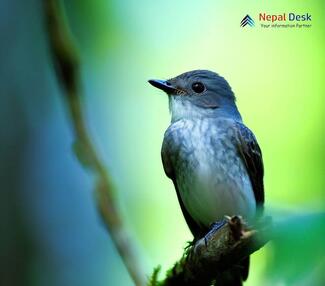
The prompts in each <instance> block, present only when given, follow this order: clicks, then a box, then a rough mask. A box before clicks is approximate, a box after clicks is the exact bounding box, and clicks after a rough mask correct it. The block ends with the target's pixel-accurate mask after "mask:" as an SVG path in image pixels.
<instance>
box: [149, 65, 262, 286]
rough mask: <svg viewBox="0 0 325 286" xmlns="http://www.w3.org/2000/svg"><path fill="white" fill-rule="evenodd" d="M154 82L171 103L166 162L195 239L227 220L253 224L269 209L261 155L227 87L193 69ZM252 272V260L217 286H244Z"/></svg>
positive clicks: (213, 75) (163, 152)
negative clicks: (236, 218)
mask: <svg viewBox="0 0 325 286" xmlns="http://www.w3.org/2000/svg"><path fill="white" fill-rule="evenodd" d="M149 83H150V84H152V85H153V86H154V87H157V88H159V89H161V90H163V91H165V92H166V93H167V95H168V98H169V109H170V112H171V124H170V126H169V127H168V129H167V130H166V132H165V135H164V141H163V145H162V150H161V156H162V162H163V166H164V170H165V173H166V175H167V176H168V177H169V178H170V179H171V180H172V181H173V183H174V186H175V189H176V193H177V197H178V200H179V204H180V207H181V209H182V212H183V214H184V217H185V220H186V222H187V224H188V226H189V228H190V230H191V232H192V234H193V236H194V240H197V239H200V238H202V237H203V236H204V235H206V233H207V232H208V231H209V228H210V226H211V224H212V223H214V222H218V221H222V220H223V219H224V217H225V215H228V216H232V215H240V216H242V217H243V218H244V219H245V220H246V221H248V222H251V221H253V220H254V219H255V217H256V215H257V213H259V211H258V210H259V209H261V210H262V208H263V204H264V187H263V173H264V171H263V161H262V154H261V150H260V148H259V146H258V143H257V141H256V138H255V136H254V134H253V133H252V131H251V130H249V129H248V128H247V127H246V126H245V125H244V124H243V122H242V118H241V115H240V113H239V111H238V109H237V106H236V102H235V96H234V93H233V92H232V90H231V87H230V86H229V84H228V82H227V81H226V80H225V79H224V78H223V77H221V76H219V75H218V74H216V73H214V72H211V71H208V70H194V71H190V72H186V73H183V74H181V75H179V76H177V77H174V78H172V79H170V80H166V81H164V80H149ZM248 269H249V257H248V258H246V259H245V260H243V261H241V262H240V263H239V264H238V266H235V267H233V268H232V269H231V271H228V272H225V273H223V274H222V275H221V276H220V278H218V281H217V282H219V283H220V284H217V285H242V281H244V280H246V279H247V276H248Z"/></svg>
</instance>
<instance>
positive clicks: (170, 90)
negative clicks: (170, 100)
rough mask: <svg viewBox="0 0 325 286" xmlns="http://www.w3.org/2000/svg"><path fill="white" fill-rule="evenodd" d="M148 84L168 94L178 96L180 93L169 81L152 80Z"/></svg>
mask: <svg viewBox="0 0 325 286" xmlns="http://www.w3.org/2000/svg"><path fill="white" fill-rule="evenodd" d="M148 82H149V83H150V84H151V85H153V86H154V87H157V88H159V89H161V90H163V91H164V92H166V93H167V94H176V93H177V92H178V90H177V88H176V87H174V86H172V85H171V84H170V83H169V82H168V81H167V80H159V79H150V80H148Z"/></svg>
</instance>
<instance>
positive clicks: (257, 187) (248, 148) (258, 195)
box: [236, 122, 264, 208]
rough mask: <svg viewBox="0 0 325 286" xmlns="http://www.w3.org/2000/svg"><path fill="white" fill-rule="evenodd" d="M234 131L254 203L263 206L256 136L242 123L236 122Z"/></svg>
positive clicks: (261, 170)
mask: <svg viewBox="0 0 325 286" xmlns="http://www.w3.org/2000/svg"><path fill="white" fill-rule="evenodd" d="M236 131H237V135H238V138H237V139H238V151H239V153H240V155H241V157H242V159H243V161H244V163H245V166H246V170H247V172H248V175H249V178H250V180H251V184H252V187H253V191H254V196H255V200H256V204H257V205H258V207H260V208H263V204H264V184H263V176H264V167H263V160H262V151H261V149H260V147H259V146H258V143H257V141H256V138H255V136H254V134H253V132H252V131H250V130H249V129H248V128H247V127H246V126H245V125H243V124H242V123H239V122H237V123H236Z"/></svg>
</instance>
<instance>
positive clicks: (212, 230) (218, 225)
mask: <svg viewBox="0 0 325 286" xmlns="http://www.w3.org/2000/svg"><path fill="white" fill-rule="evenodd" d="M226 223H227V219H223V220H222V221H218V222H214V223H212V224H211V225H210V230H209V232H208V233H207V234H206V235H205V236H204V244H205V246H206V247H207V246H208V240H209V239H210V237H211V236H212V235H213V234H214V233H215V232H217V231H218V230H219V229H220V228H222V227H223V226H224V225H225V224H226Z"/></svg>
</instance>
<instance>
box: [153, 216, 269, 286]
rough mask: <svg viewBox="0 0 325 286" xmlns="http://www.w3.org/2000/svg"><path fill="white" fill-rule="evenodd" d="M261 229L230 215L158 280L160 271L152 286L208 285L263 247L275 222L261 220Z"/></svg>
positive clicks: (189, 249) (154, 277) (155, 274)
mask: <svg viewBox="0 0 325 286" xmlns="http://www.w3.org/2000/svg"><path fill="white" fill-rule="evenodd" d="M259 226H260V228H259V230H253V229H249V228H248V227H247V225H246V224H245V223H244V222H243V220H242V219H241V218H240V217H237V216H234V217H231V218H227V220H226V223H225V224H224V225H223V226H221V227H220V228H218V229H217V230H212V231H211V232H210V233H209V234H208V235H207V236H206V237H205V238H202V239H200V240H199V241H197V242H196V243H195V244H194V245H193V246H190V247H189V248H188V249H187V250H186V251H185V253H184V255H183V257H182V258H181V259H180V260H179V261H178V262H176V264H175V265H174V266H173V267H172V268H171V269H170V270H169V271H168V272H167V275H166V278H165V279H164V280H163V281H161V282H158V281H157V278H156V277H157V271H155V273H154V276H153V277H152V278H151V282H150V283H151V284H150V285H151V286H158V285H159V286H176V285H177V286H182V285H186V286H205V285H206V286H208V285H211V284H212V283H213V281H214V280H215V279H216V278H217V277H218V275H220V273H221V272H223V271H225V270H227V269H230V268H231V267H232V266H233V265H236V263H238V262H239V261H241V260H242V259H244V258H245V257H247V256H249V255H250V254H252V253H253V252H255V251H256V250H258V249H260V248H261V247H262V246H263V245H265V244H266V243H267V242H268V240H269V239H270V232H271V222H270V220H267V219H265V220H264V221H263V222H262V221H261V222H260V223H259Z"/></svg>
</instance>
